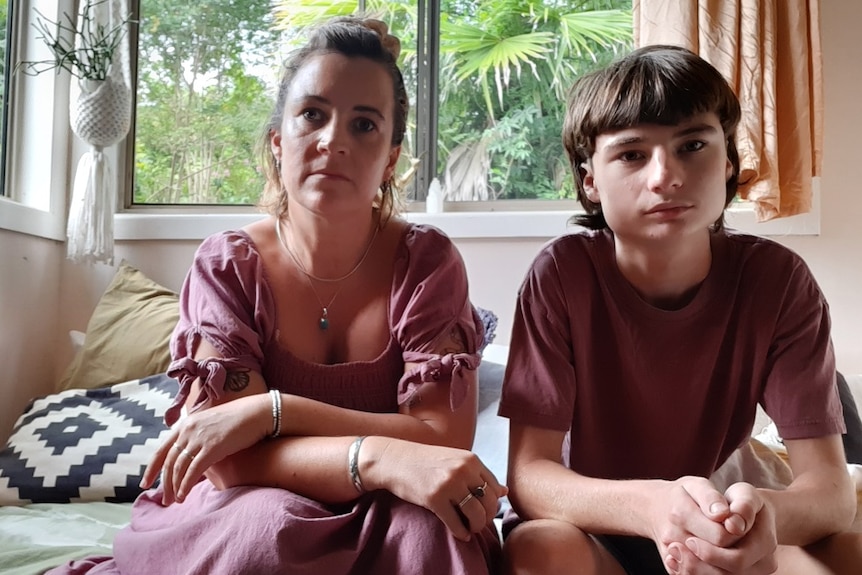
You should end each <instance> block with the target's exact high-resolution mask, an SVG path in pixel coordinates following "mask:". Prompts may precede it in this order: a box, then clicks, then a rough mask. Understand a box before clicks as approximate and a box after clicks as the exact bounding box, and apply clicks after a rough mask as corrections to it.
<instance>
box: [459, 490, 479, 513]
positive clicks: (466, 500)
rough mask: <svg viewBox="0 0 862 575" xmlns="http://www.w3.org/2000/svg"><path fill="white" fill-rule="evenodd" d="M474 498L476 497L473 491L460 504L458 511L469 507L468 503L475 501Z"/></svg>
mask: <svg viewBox="0 0 862 575" xmlns="http://www.w3.org/2000/svg"><path fill="white" fill-rule="evenodd" d="M473 497H475V495H473V492H472V491H471V492H470V493H468V494H467V496H466V497H465V498H464V499H462V500H461V501H459V502H458V509H463V508H464V506H465V505H467V502H468V501H470V500H471V499H473Z"/></svg>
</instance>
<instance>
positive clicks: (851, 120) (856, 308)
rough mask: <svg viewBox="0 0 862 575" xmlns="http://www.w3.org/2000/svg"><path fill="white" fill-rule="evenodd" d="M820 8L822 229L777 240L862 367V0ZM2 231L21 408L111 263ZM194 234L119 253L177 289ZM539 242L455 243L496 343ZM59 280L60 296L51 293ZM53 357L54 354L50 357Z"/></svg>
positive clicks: (13, 378) (3, 341) (837, 338)
mask: <svg viewBox="0 0 862 575" xmlns="http://www.w3.org/2000/svg"><path fill="white" fill-rule="evenodd" d="M821 15H822V33H823V49H824V81H825V114H826V118H825V119H826V122H825V124H826V125H825V145H824V165H823V179H822V202H821V211H822V220H821V235H820V236H816V237H785V238H778V239H779V241H781V242H782V243H784V244H785V245H787V246H789V247H791V248H792V249H794V250H796V251H798V252H799V253H800V254H801V255H802V256H803V257H804V258H805V260H806V261H807V262H808V264H809V265H810V266H811V268H812V270H813V272H814V274H815V276H816V278H817V279H818V281H819V282H820V285H821V287H822V288H823V291H824V292H825V294H826V297H827V299H828V300H829V302H830V306H831V310H832V317H833V327H834V331H833V339H834V342H835V348H836V353H837V357H838V367H839V369H841V370H843V371H845V372H848V373H862V344H860V341H862V264H860V261H862V258H860V256H859V255H858V253H857V252H858V251H859V249H860V248H862V222H860V219H862V218H860V216H862V192H860V191H859V189H858V187H859V185H858V181H859V178H860V176H859V173H858V170H859V159H858V150H859V149H860V144H859V134H862V109H860V106H859V105H858V102H859V94H860V93H862V66H860V65H859V62H860V61H862V44H860V43H859V42H858V31H857V29H858V23H859V22H862V2H858V0H829V1H828V2H823V3H822V6H821ZM0 240H2V245H3V248H4V249H3V250H2V252H0V310H2V315H0V345H2V347H0V354H2V355H0V358H3V359H5V361H4V362H3V363H2V364H0V365H2V366H3V368H2V373H3V375H2V376H0V390H2V396H3V397H4V398H5V397H9V398H11V399H12V403H13V404H15V406H16V407H15V409H17V410H18V411H20V407H21V406H23V402H25V401H26V397H27V396H28V394H33V395H36V394H38V393H40V392H46V391H49V390H50V388H51V386H52V385H53V383H54V381H55V380H56V378H57V377H58V376H59V374H60V373H61V372H62V370H63V369H64V367H65V365H66V364H67V363H68V361H69V359H70V357H69V350H68V345H67V344H66V339H65V332H66V331H68V330H69V329H84V327H85V326H86V322H87V318H88V316H89V314H90V312H91V311H92V309H93V307H94V306H95V303H96V301H98V298H99V296H100V294H101V292H102V290H103V289H104V288H105V286H106V285H107V284H108V282H109V281H110V278H111V275H112V273H113V270H112V269H111V268H108V267H107V266H95V267H88V266H76V265H73V264H69V263H68V262H65V261H64V260H62V250H61V249H59V248H58V247H56V246H54V245H52V244H53V242H49V241H46V240H38V239H36V238H31V237H28V236H20V235H18V234H13V233H9V232H7V233H3V232H0ZM197 243H198V242H194V241H192V242H189V241H161V242H153V241H146V242H144V241H132V242H121V243H119V245H118V247H117V262H119V259H120V258H122V257H125V258H127V259H128V260H129V262H130V263H131V264H132V265H134V266H136V267H138V268H139V269H141V270H142V271H144V273H146V274H147V275H149V276H150V277H152V278H153V279H154V280H156V281H158V282H160V283H162V284H163V285H165V286H167V287H170V288H173V289H179V286H180V284H181V282H182V278H183V276H184V274H185V271H186V270H187V269H188V266H189V263H190V261H191V258H192V254H193V252H194V249H195V247H196V245H197ZM542 243H543V240H535V239H534V240H473V239H470V240H459V241H458V242H457V244H458V247H459V248H460V249H461V252H462V254H463V256H464V259H465V261H466V262H467V268H468V271H469V275H470V281H471V292H472V297H473V300H474V302H475V303H476V304H477V305H480V306H482V307H485V308H489V309H492V310H494V311H496V312H497V314H498V315H499V316H500V324H499V327H498V330H497V334H498V338H497V342H498V343H506V342H507V341H508V333H509V330H510V328H511V318H512V314H513V310H514V301H515V295H516V292H517V288H518V285H519V284H520V282H521V279H522V278H523V275H524V272H525V271H526V269H527V266H528V265H529V263H530V261H531V259H532V257H533V255H534V254H535V253H536V251H537V250H538V248H539V246H541V244H542ZM25 258H27V259H25ZM7 270H8V271H7ZM60 279H62V284H58V281H59V280H60ZM58 285H60V288H61V289H60V290H59V302H58V300H57V299H55V298H56V297H57V296H56V292H57V286H58ZM58 308H59V311H60V315H59V318H57V313H56V312H57V311H58ZM57 319H58V320H59V321H57ZM57 333H62V334H63V335H61V336H59V337H56V339H57V342H58V343H56V344H55V343H48V344H46V342H51V341H52V338H55V335H56V334H57ZM46 345H47V346H48V347H47V348H46V347H45V346H46ZM46 351H50V353H46ZM51 359H53V360H54V363H53V364H51V365H49V362H50V361H51ZM7 405H9V407H6V406H7ZM10 410H13V407H12V406H11V405H10V404H8V403H7V402H6V401H4V402H3V406H2V407H0V416H2V419H0V438H2V437H3V429H4V428H7V427H8V426H9V425H11V422H9V419H8V414H9V413H17V411H14V410H13V411H10ZM7 424H8V425H7Z"/></svg>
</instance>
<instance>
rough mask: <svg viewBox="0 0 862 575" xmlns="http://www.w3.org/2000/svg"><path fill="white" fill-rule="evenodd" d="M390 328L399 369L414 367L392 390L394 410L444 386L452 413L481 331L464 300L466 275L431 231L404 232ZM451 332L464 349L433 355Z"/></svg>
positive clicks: (442, 238)
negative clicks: (431, 387) (426, 388)
mask: <svg viewBox="0 0 862 575" xmlns="http://www.w3.org/2000/svg"><path fill="white" fill-rule="evenodd" d="M393 281H394V282H395V285H394V286H393V297H392V300H391V308H390V322H391V324H392V326H391V327H392V332H393V334H394V336H395V339H396V341H397V342H398V343H399V345H400V346H401V350H402V358H403V360H404V362H405V363H418V364H419V365H417V366H416V367H414V368H413V369H411V370H409V371H407V372H406V373H405V374H404V376H403V377H402V378H401V380H400V382H399V384H398V405H404V404H407V403H409V402H410V401H411V400H412V399H413V398H414V396H415V395H416V393H417V392H418V391H419V390H420V389H421V387H422V385H424V384H425V383H429V382H437V383H439V382H444V383H445V382H448V383H449V385H450V391H449V404H450V408H451V409H453V410H454V409H456V408H457V407H458V406H460V405H461V403H463V401H464V399H465V398H466V397H467V383H466V381H465V380H464V372H463V370H464V369H471V370H474V369H476V367H478V365H479V352H478V350H479V348H480V346H481V342H482V335H483V327H482V322H481V320H480V318H479V316H478V314H477V313H476V312H475V310H474V309H473V306H472V304H471V303H470V300H469V294H468V283H467V273H466V270H465V268H464V261H463V260H462V258H461V255H460V253H458V250H457V249H456V248H455V246H454V245H453V244H452V241H451V240H450V239H449V238H448V237H447V236H446V235H444V234H443V233H442V232H441V231H439V230H438V229H436V228H434V227H432V226H422V225H416V226H412V228H411V229H409V230H408V231H407V232H406V237H405V242H404V244H403V250H402V251H401V252H400V253H399V254H398V256H397V257H396V261H395V274H394V277H393ZM453 330H457V331H459V332H460V334H461V336H462V338H463V340H464V342H465V344H466V349H465V350H464V351H463V352H456V353H443V354H441V353H438V351H439V350H438V349H437V347H436V345H437V343H438V342H439V341H440V340H441V339H444V338H445V337H446V336H447V335H448V334H449V333H451V332H452V331H453Z"/></svg>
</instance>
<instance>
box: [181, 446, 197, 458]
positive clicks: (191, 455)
mask: <svg viewBox="0 0 862 575" xmlns="http://www.w3.org/2000/svg"><path fill="white" fill-rule="evenodd" d="M180 453H182V454H183V455H185V456H186V457H188V458H189V459H194V458H195V454H194V453H192V452H191V451H189V450H188V448H186V447H183V449H182V451H180Z"/></svg>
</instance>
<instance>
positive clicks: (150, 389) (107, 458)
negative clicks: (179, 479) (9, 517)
mask: <svg viewBox="0 0 862 575" xmlns="http://www.w3.org/2000/svg"><path fill="white" fill-rule="evenodd" d="M177 389H178V384H177V381H176V380H175V379H173V378H170V377H168V376H167V375H154V376H151V377H148V378H145V379H141V380H134V381H128V382H125V383H118V384H116V385H112V386H110V387H103V388H99V389H90V390H86V389H72V390H67V391H64V392H61V393H56V394H52V395H48V396H46V397H42V398H40V399H36V400H34V401H33V402H31V404H30V405H29V406H28V407H27V409H25V410H24V413H23V414H22V415H21V417H19V418H18V421H17V422H16V423H15V427H14V428H13V430H12V435H11V436H10V437H9V441H8V442H7V444H6V448H5V449H4V450H3V451H0V505H26V504H29V503H73V502H74V503H78V502H88V501H108V502H115V503H116V502H128V501H134V499H135V497H137V495H138V494H139V493H140V492H141V488H140V487H138V482H139V481H140V478H141V475H143V472H144V468H145V467H146V465H147V462H148V461H149V460H150V457H151V456H152V454H153V453H154V452H155V450H156V448H157V447H158V446H159V445H160V444H161V442H162V440H163V439H164V435H166V434H167V433H168V428H167V427H166V426H165V423H164V421H163V417H164V414H165V410H166V409H167V408H168V406H169V405H170V404H171V401H172V400H173V397H174V396H175V395H176V393H177Z"/></svg>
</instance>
